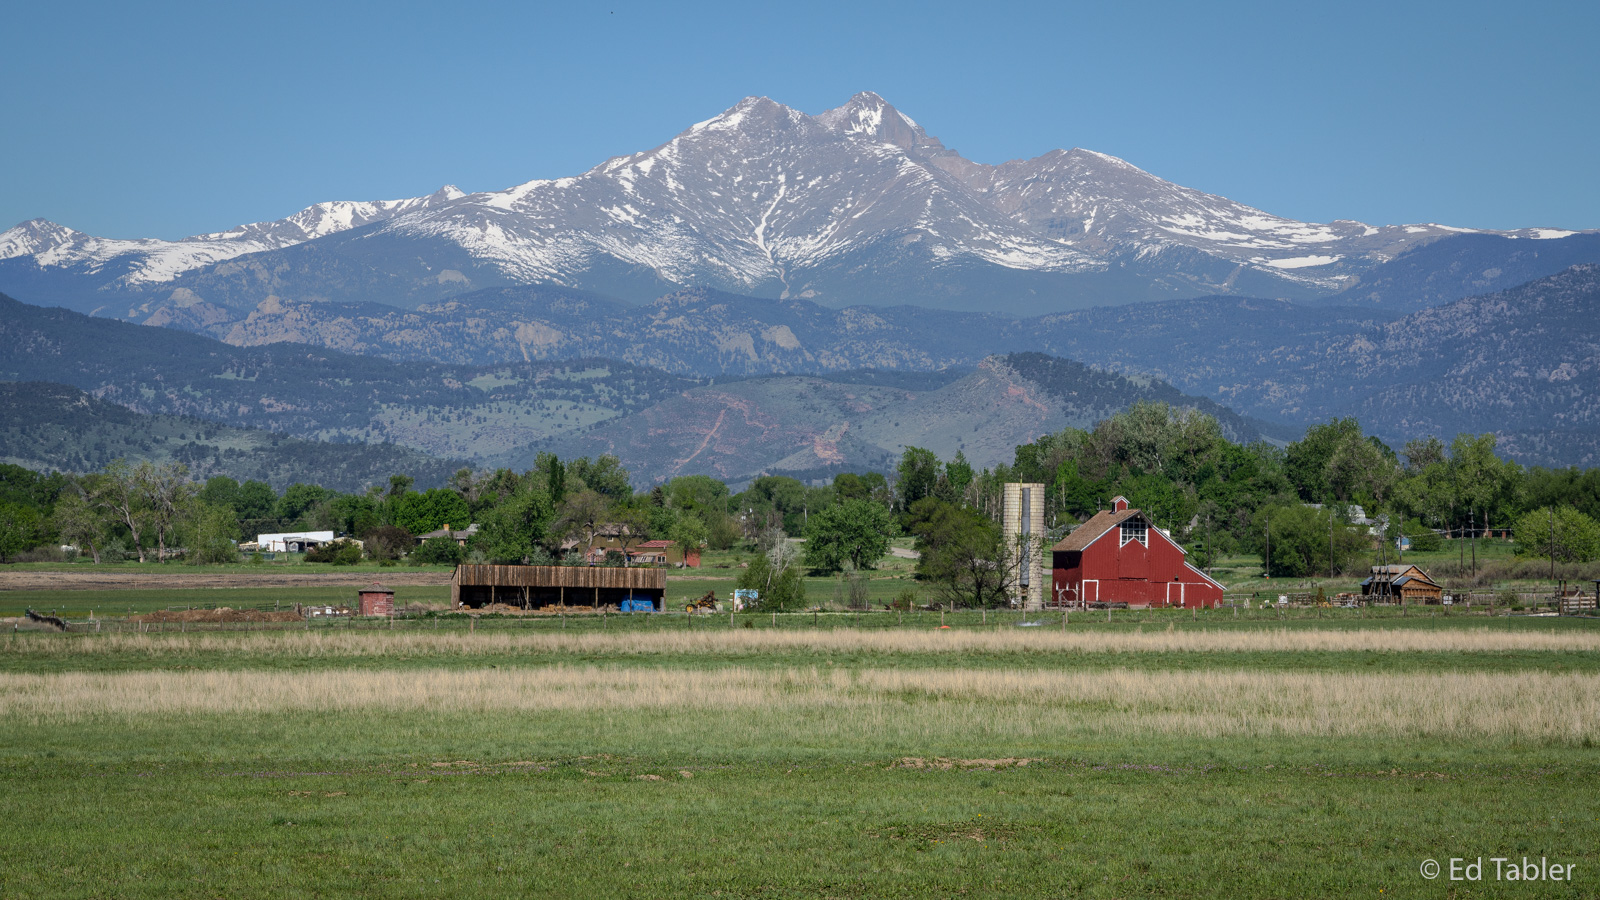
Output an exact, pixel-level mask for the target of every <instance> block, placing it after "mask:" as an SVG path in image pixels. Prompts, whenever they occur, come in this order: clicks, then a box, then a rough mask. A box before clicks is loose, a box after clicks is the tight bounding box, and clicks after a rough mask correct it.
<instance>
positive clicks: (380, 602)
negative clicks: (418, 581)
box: [356, 581, 394, 616]
mask: <svg viewBox="0 0 1600 900" xmlns="http://www.w3.org/2000/svg"><path fill="white" fill-rule="evenodd" d="M356 608H357V610H358V612H359V614H360V615H363V616H392V615H394V591H392V590H390V589H388V588H386V587H384V586H383V585H381V584H379V583H377V582H376V581H374V582H373V583H372V584H371V585H370V586H368V587H364V588H362V589H361V590H360V591H357V592H356Z"/></svg>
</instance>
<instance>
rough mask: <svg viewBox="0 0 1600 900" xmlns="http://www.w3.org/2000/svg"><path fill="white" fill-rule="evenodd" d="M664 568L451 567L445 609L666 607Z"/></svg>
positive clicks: (665, 574)
mask: <svg viewBox="0 0 1600 900" xmlns="http://www.w3.org/2000/svg"><path fill="white" fill-rule="evenodd" d="M666 594H667V573H666V570H664V569H643V568H622V567H610V566H475V565H461V566H456V571H455V574H454V575H453V576H451V578H450V605H451V606H452V607H454V608H456V609H463V608H466V609H477V608H480V607H484V606H488V605H490V604H491V603H504V604H506V605H507V606H517V607H521V608H523V609H532V608H535V607H541V606H589V607H596V608H597V607H601V606H616V605H619V604H620V603H621V602H622V601H623V600H633V601H635V602H637V601H640V600H648V601H650V602H651V603H653V604H654V605H655V607H656V609H658V610H659V609H662V608H663V604H664V603H665V602H666Z"/></svg>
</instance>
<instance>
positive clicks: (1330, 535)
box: [1328, 509, 1333, 578]
mask: <svg viewBox="0 0 1600 900" xmlns="http://www.w3.org/2000/svg"><path fill="white" fill-rule="evenodd" d="M1328 577H1329V578H1332V577H1333V510H1331V509H1330V510H1328Z"/></svg>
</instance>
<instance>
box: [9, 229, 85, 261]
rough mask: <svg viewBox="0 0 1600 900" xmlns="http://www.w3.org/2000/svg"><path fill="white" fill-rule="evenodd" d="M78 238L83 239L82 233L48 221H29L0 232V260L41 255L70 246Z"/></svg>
mask: <svg viewBox="0 0 1600 900" xmlns="http://www.w3.org/2000/svg"><path fill="white" fill-rule="evenodd" d="M80 237H83V233H82V232H80V231H74V230H73V229H71V228H68V227H67V226H65V225H58V224H56V223H55V222H52V221H50V220H49V219H29V220H28V221H26V222H19V223H17V224H16V225H14V226H13V227H11V228H8V229H6V230H5V231H0V259H12V258H15V257H18V256H32V255H34V254H37V253H43V252H45V251H48V250H52V249H54V248H56V247H60V246H63V245H66V244H70V243H72V242H73V241H75V240H77V239H78V238H80Z"/></svg>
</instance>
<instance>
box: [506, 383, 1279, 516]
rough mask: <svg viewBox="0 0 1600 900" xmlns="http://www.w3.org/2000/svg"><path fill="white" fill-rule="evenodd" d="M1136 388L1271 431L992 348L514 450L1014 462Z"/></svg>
mask: <svg viewBox="0 0 1600 900" xmlns="http://www.w3.org/2000/svg"><path fill="white" fill-rule="evenodd" d="M851 377H853V376H846V378H851ZM916 387H923V388H924V389H922V390H918V389H916ZM928 388H931V389H928ZM1139 400H1152V401H1164V402H1168V403H1171V404H1173V405H1174V406H1179V407H1185V408H1196V409H1201V410H1202V411H1204V412H1207V413H1210V414H1213V415H1216V416H1218V418H1219V420H1220V421H1222V423H1223V427H1224V430H1225V431H1227V432H1228V434H1229V437H1231V438H1233V439H1235V440H1245V441H1249V440H1257V439H1259V438H1261V437H1262V433H1261V431H1260V429H1259V428H1258V427H1257V423H1254V422H1251V421H1249V420H1247V419H1245V418H1243V417H1241V416H1239V415H1237V414H1235V413H1233V412H1232V411H1231V410H1228V409H1226V408H1224V407H1221V406H1218V405H1217V404H1215V403H1212V402H1211V401H1209V400H1205V399H1203V398H1198V397H1190V396H1187V395H1184V394H1183V393H1181V392H1180V391H1178V390H1177V389H1175V388H1173V387H1172V386H1171V385H1169V384H1166V383H1164V382H1161V381H1157V380H1154V379H1148V378H1140V379H1130V378H1126V377H1124V376H1121V375H1116V374H1111V373H1106V372H1100V371H1096V370H1094V369H1090V368H1088V367H1087V366H1083V365H1081V364H1079V363H1074V362H1071V361H1069V360H1062V359H1055V358H1052V357H1048V356H1045V355H1043V354H1037V353H1029V354H1015V355H1012V356H1007V357H991V358H989V359H986V360H983V361H982V362H980V363H979V364H978V366H977V367H976V368H975V369H974V370H973V371H972V372H970V373H967V374H965V375H962V376H961V377H959V378H955V379H954V380H950V381H948V383H944V384H938V385H935V384H924V385H915V386H897V385H888V384H884V385H878V384H863V383H859V382H855V381H846V380H844V379H841V380H840V381H834V380H832V379H830V378H825V377H816V376H776V377H768V378H752V379H746V380H742V381H733V382H722V383H718V384H715V385H710V386H706V387H700V388H695V389H693V390H690V391H686V392H684V393H683V394H682V395H680V396H677V397H673V398H670V399H668V400H666V401H663V402H662V403H660V404H658V405H657V406H654V407H651V408H650V409H647V410H645V411H643V412H642V413H640V414H638V415H631V416H621V417H618V418H616V419H614V420H612V421H610V422H607V423H605V424H603V425H600V426H598V427H596V428H594V429H592V430H590V431H588V432H585V433H583V434H580V435H574V436H569V437H563V438H558V439H556V440H553V441H551V442H549V443H548V444H547V445H541V447H535V448H529V449H528V450H526V451H524V452H523V453H522V454H519V455H517V456H514V457H512V458H511V461H513V462H515V463H518V464H521V463H525V462H526V461H527V460H528V459H531V457H532V455H533V454H534V453H535V452H537V450H539V449H542V448H543V447H549V448H550V449H553V450H554V451H555V452H557V453H558V454H560V455H563V456H565V455H580V454H581V455H593V454H598V453H615V454H616V455H617V456H619V457H621V459H622V461H623V463H624V464H626V465H627V466H628V468H629V469H630V471H632V472H633V473H634V479H635V481H636V482H637V483H639V484H641V485H643V484H649V483H651V482H655V481H661V480H665V479H667V478H671V477H673V476H675V475H681V474H690V473H695V472H705V473H709V474H712V475H715V476H716V477H718V478H722V479H724V480H726V481H729V482H731V483H734V484H740V483H743V482H746V481H749V480H750V479H752V478H754V477H756V476H757V475H761V474H790V475H795V476H797V477H800V476H804V477H826V476H828V475H830V474H832V473H834V472H839V471H861V470H868V469H886V468H888V467H890V466H892V465H894V463H895V461H896V460H898V458H899V456H900V454H901V453H902V452H903V451H904V450H905V448H906V447H907V446H918V447H924V448H927V449H929V450H933V451H934V452H935V453H937V454H939V456H940V457H941V458H945V459H948V458H950V457H952V456H954V455H955V454H956V452H957V451H960V452H962V453H964V454H965V455H966V457H967V459H968V460H969V461H970V462H972V464H973V465H976V466H980V467H982V466H993V465H995V464H997V463H1000V462H1010V461H1011V459H1012V458H1013V455H1014V453H1015V450H1016V448H1017V445H1019V444H1024V443H1028V442H1030V441H1033V440H1035V439H1037V438H1038V437H1039V436H1040V435H1042V434H1045V433H1048V432H1051V431H1057V430H1060V429H1061V428H1064V427H1067V426H1076V427H1083V428H1087V427H1089V426H1091V425H1093V424H1094V423H1096V422H1098V421H1100V420H1101V419H1104V418H1106V417H1108V416H1110V415H1112V414H1113V413H1116V412H1119V411H1121V410H1123V409H1126V408H1127V407H1128V406H1129V405H1131V404H1133V403H1134V402H1136V401H1139Z"/></svg>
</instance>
